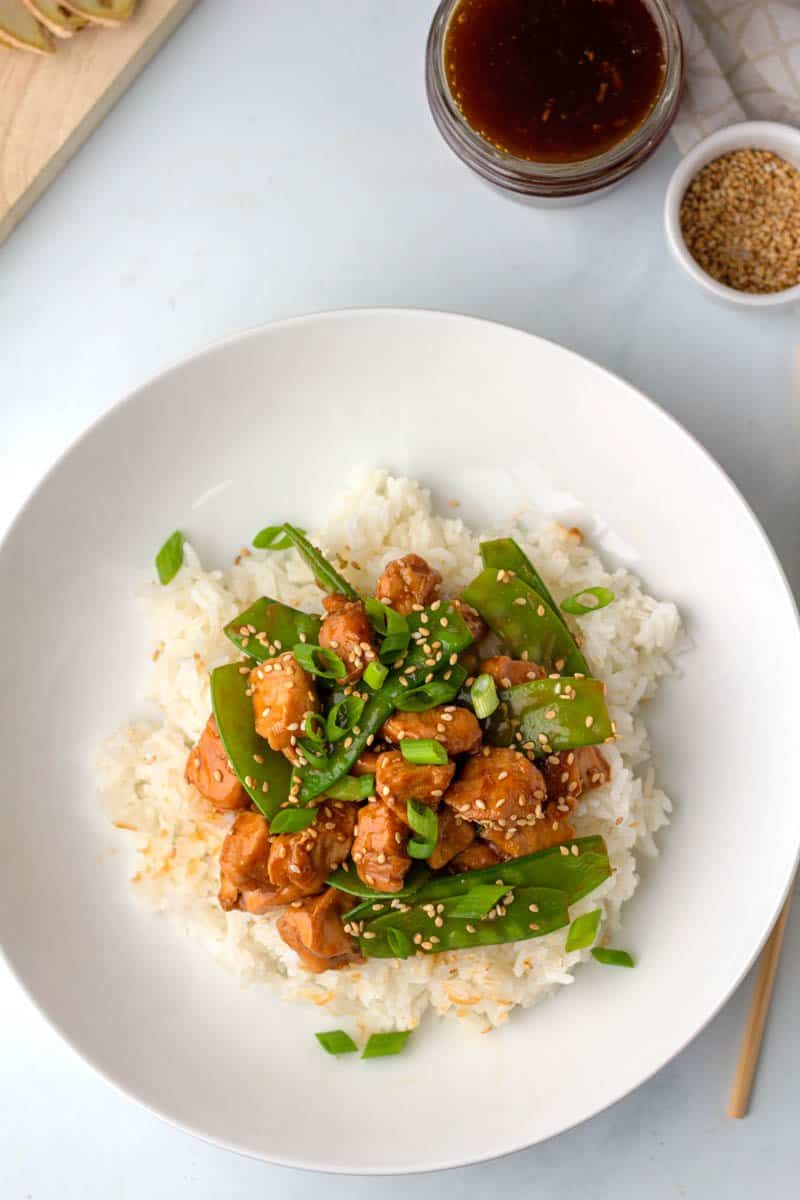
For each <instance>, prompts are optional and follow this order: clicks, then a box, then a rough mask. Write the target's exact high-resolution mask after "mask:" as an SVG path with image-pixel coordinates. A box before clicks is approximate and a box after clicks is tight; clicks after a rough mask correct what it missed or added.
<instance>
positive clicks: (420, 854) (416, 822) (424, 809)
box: [406, 799, 439, 858]
mask: <svg viewBox="0 0 800 1200" xmlns="http://www.w3.org/2000/svg"><path fill="white" fill-rule="evenodd" d="M406 820H407V821H408V824H409V825H410V827H411V829H412V830H413V831H414V833H415V834H416V835H417V836H416V837H413V838H410V839H409V842H408V845H407V847H406V849H407V850H408V853H409V855H410V856H411V858H430V856H431V855H432V854H433V852H434V850H435V849H436V843H437V841H438V840H439V818H438V817H437V816H436V813H435V812H434V811H433V809H432V808H428V806H427V804H423V803H422V802H421V801H420V800H414V799H410V800H408V801H406Z"/></svg>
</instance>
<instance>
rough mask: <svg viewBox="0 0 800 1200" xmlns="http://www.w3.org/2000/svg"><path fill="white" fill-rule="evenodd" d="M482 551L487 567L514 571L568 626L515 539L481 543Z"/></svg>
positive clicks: (547, 589)
mask: <svg viewBox="0 0 800 1200" xmlns="http://www.w3.org/2000/svg"><path fill="white" fill-rule="evenodd" d="M480 551H481V559H482V561H483V565H484V566H485V567H494V569H495V571H498V570H501V569H502V570H504V571H513V572H514V574H515V575H517V576H519V578H520V579H521V580H522V581H523V583H527V584H528V586H529V587H532V588H533V590H534V591H535V592H538V593H539V595H540V596H541V597H542V599H543V600H544V602H545V604H547V606H548V608H551V609H552V610H553V612H554V613H555V614H556V616H557V617H558V618H559V620H560V621H561V624H562V625H566V622H565V621H564V619H563V618H562V617H561V611H560V609H559V607H558V605H557V604H556V602H555V600H554V599H553V597H552V595H551V594H550V590H549V588H548V587H547V584H546V583H545V581H544V580H543V579H542V577H541V575H540V574H539V572H538V571H537V570H536V567H535V566H534V565H533V563H532V562H531V560H530V559H529V558H528V556H527V554H526V553H525V551H524V550H523V549H522V547H521V546H520V545H519V543H518V542H515V541H514V539H513V538H496V539H495V540H494V541H493V542H481V545H480Z"/></svg>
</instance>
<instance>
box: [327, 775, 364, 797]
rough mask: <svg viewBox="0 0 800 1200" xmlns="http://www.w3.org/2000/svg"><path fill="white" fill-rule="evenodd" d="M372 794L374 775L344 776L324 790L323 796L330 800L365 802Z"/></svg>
mask: <svg viewBox="0 0 800 1200" xmlns="http://www.w3.org/2000/svg"><path fill="white" fill-rule="evenodd" d="M374 794H375V776H374V775H345V776H344V778H342V779H337V780H336V783H332V784H331V786H330V787H329V788H326V789H325V795H326V796H328V797H329V798H330V799H331V800H366V799H367V797H368V796H374Z"/></svg>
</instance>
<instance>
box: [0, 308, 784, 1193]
mask: <svg viewBox="0 0 800 1200" xmlns="http://www.w3.org/2000/svg"><path fill="white" fill-rule="evenodd" d="M270 525H271V526H272V528H270ZM254 542H255V543H257V544H256V545H254V544H253V543H254ZM159 547H162V549H161V550H160V551H159ZM156 552H158V554H157V557H158V568H157V570H156V571H155V572H154V570H153V557H154V554H156ZM162 579H163V580H164V582H161V581H162ZM318 581H319V583H321V584H322V586H321V587H320V586H319V583H318ZM417 589H422V590H417ZM351 593H352V594H351ZM534 596H536V597H538V600H536V599H534V600H533V602H532V597H534ZM548 597H549V598H548ZM516 601H520V603H515V602H516ZM409 603H410V611H408V612H404V611H402V610H403V609H405V608H408V606H409ZM0 605H1V606H2V612H3V615H4V617H5V620H4V622H3V624H2V628H3V631H4V635H5V636H4V641H3V652H2V654H1V655H0V671H2V679H3V687H2V688H0V720H2V725H3V729H4V731H5V734H6V739H7V744H8V745H9V746H10V747H13V753H10V754H9V755H8V756H7V758H6V762H5V767H4V771H5V787H4V797H5V808H4V819H5V825H4V837H3V839H2V851H1V852H2V856H3V857H2V870H1V871H0V938H1V940H2V945H3V950H4V953H5V955H6V957H7V959H8V962H9V963H10V965H11V967H12V968H13V970H14V971H15V973H16V975H17V976H18V978H19V979H20V981H21V982H22V984H23V985H24V987H25V988H26V989H27V990H28V992H29V994H30V995H31V997H32V998H33V1000H34V1001H35V1003H37V1004H38V1005H39V1007H40V1008H41V1009H42V1011H43V1012H44V1013H45V1014H46V1015H47V1017H48V1018H49V1020H50V1021H51V1022H52V1023H53V1025H54V1026H55V1028H56V1029H57V1030H59V1031H60V1033H61V1034H62V1035H63V1036H64V1037H65V1038H66V1039H67V1040H68V1041H69V1042H70V1043H71V1044H72V1045H73V1046H74V1047H75V1048H76V1050H77V1051H78V1052H79V1053H80V1054H82V1055H83V1056H84V1058H85V1059H86V1060H87V1061H88V1062H89V1063H91V1064H92V1065H93V1066H94V1067H95V1068H96V1069H97V1070H98V1071H99V1072H101V1073H102V1074H103V1075H104V1076H105V1077H106V1078H107V1079H109V1080H110V1081H111V1082H112V1083H113V1084H115V1085H116V1086H117V1087H119V1088H120V1089H122V1090H123V1091H125V1092H126V1093H127V1094H128V1095H129V1096H131V1097H133V1098H134V1099H136V1100H138V1101H139V1102H141V1103H143V1104H145V1105H147V1106H148V1107H149V1108H150V1109H151V1110H153V1111H154V1112H156V1113H158V1114H160V1115H162V1116H163V1117H164V1118H166V1119H168V1120H170V1121H172V1122H173V1123H175V1124H177V1125H179V1126H181V1127H182V1128H184V1129H186V1130H189V1131H191V1132H193V1133H196V1134H198V1135H199V1136H201V1137H205V1138H208V1139H210V1140H213V1141H214V1142H216V1143H218V1144H220V1145H223V1146H226V1147H229V1148H232V1149H236V1150H240V1151H243V1152H245V1153H249V1154H253V1155H256V1156H259V1157H261V1158H265V1159H268V1160H270V1161H273V1162H278V1163H284V1164H287V1165H292V1166H303V1167H308V1168H316V1169H320V1170H326V1171H340V1172H344V1173H381V1172H406V1171H422V1170H432V1169H435V1168H438V1167H449V1166H455V1165H458V1164H464V1163H467V1162H476V1161H478V1160H481V1159H486V1158H489V1157H492V1156H494V1155H499V1154H503V1153H507V1152H509V1151H511V1150H514V1149H517V1148H520V1147H523V1146H528V1145H531V1144H533V1143H535V1142H538V1141H541V1140H542V1139H544V1138H547V1137H550V1136H552V1135H554V1134H556V1133H559V1132H561V1131H562V1130H564V1129H567V1128H568V1127H569V1126H571V1125H573V1124H575V1123H576V1122H578V1121H581V1120H584V1119H586V1118H587V1117H589V1116H591V1115H592V1114H593V1113H596V1112H598V1111H599V1110H600V1109H601V1108H603V1107H605V1106H607V1105H609V1104H611V1103H612V1102H613V1101H614V1100H616V1099H618V1098H620V1097H621V1096H623V1095H625V1094H626V1093H627V1092H629V1091H631V1089H633V1088H635V1087H636V1086H638V1085H639V1084H640V1083H641V1082H642V1081H643V1080H645V1079H647V1078H648V1077H649V1076H650V1075H652V1074H653V1072H655V1071H656V1070H658V1069H659V1068H660V1067H661V1066H662V1065H663V1064H664V1063H666V1062H667V1061H668V1060H669V1059H670V1058H671V1057H672V1056H673V1055H674V1054H676V1053H677V1052H678V1050H680V1049H681V1048H682V1047H683V1046H685V1045H686V1044H687V1042H688V1041H689V1040H690V1039H691V1038H692V1037H693V1036H694V1035H695V1034H696V1033H697V1032H698V1030H699V1029H700V1028H702V1026H703V1025H704V1024H705V1022H707V1021H708V1020H709V1019H710V1017H711V1016H712V1015H713V1014H714V1012H715V1011H716V1010H717V1009H718V1007H719V1006H720V1004H722V1003H723V1001H724V1000H725V998H726V997H727V996H728V995H729V994H730V992H731V990H732V989H733V988H734V987H735V985H736V984H737V982H738V981H739V980H740V979H741V977H742V975H743V973H744V972H745V971H746V969H747V967H748V966H749V964H750V963H751V962H752V961H753V958H754V956H755V955H756V953H757V952H758V949H759V947H760V945H761V944H762V942H763V939H764V938H765V936H766V935H767V933H768V931H769V928H770V926H771V923H772V921H773V920H774V917H775V915H776V913H777V911H778V909H779V907H780V905H781V904H782V902H783V899H784V897H785V894H786V890H787V888H788V886H789V883H790V880H791V878H792V875H793V872H794V868H795V863H796V858H797V851H798V845H799V844H800V809H798V806H797V805H796V803H795V802H794V798H793V797H794V788H793V781H792V779H791V755H787V754H786V751H785V748H786V746H787V745H791V744H792V738H793V735H794V730H795V729H796V726H797V719H798V714H797V712H796V707H797V704H796V701H795V700H794V698H793V695H792V692H791V689H788V690H784V693H783V694H782V696H781V700H780V703H776V702H775V688H774V681H775V678H776V677H778V676H779V675H780V677H781V678H785V677H787V676H789V677H791V675H792V673H793V672H795V671H796V670H798V669H800V638H799V637H798V629H797V621H796V613H795V609H794V604H793V601H792V598H791V595H790V593H789V591H788V589H787V587H786V584H785V581H784V579H783V577H782V574H781V571H780V567H779V566H778V564H777V562H776V560H775V557H774V555H773V553H772V551H771V548H770V546H769V543H768V542H767V540H766V538H765V536H764V534H763V532H762V531H761V529H760V528H759V526H758V524H757V522H756V521H755V519H754V518H753V516H752V514H751V513H750V511H749V510H748V508H747V506H746V504H745V503H744V502H743V500H742V499H741V497H740V496H739V495H738V493H737V492H736V490H735V489H734V488H733V486H732V485H731V483H730V481H729V480H727V479H726V477H725V476H724V474H723V473H722V472H721V471H720V469H719V468H718V467H717V466H716V464H714V463H713V462H712V461H711V460H710V459H709V458H708V456H707V455H706V454H705V452H704V451H703V450H702V449H701V448H700V447H699V446H698V445H697V444H696V443H695V442H694V441H693V440H692V439H691V438H690V437H689V436H688V435H687V434H686V433H685V432H684V431H683V430H681V429H680V428H679V427H678V426H677V425H676V424H675V423H674V422H673V421H671V420H670V419H669V418H668V417H667V416H665V414H663V413H662V412H660V411H659V410H658V409H657V408H656V407H655V406H654V405H652V404H651V403H650V402H649V401H648V400H646V399H645V398H644V397H643V396H641V395H640V394H639V393H637V392H636V391H634V390H633V389H632V388H630V387H628V386H627V385H626V384H624V383H622V382H621V381H620V380H619V379H616V378H614V377H613V376H611V375H609V374H607V373H606V372H604V371H602V370H600V369H599V368H598V367H595V366H593V365H592V364H590V363H588V362H586V361H584V360H582V359H580V358H578V357H576V356H575V355H572V354H570V353H568V352H567V351H565V350H563V349H561V348H559V347H557V346H553V345H550V344H548V343H547V342H544V341H542V340H540V339H537V338H534V337H531V336H530V335H528V334H525V333H521V332H518V331H515V330H511V329H506V328H503V327H501V326H496V325H491V324H488V323H486V322H482V321H476V320H472V319H467V318H465V317H456V316H450V315H447V314H432V313H421V312H399V311H372V312H346V313H334V314H328V315H326V316H320V317H309V318H304V319H299V320H294V321H289V322H285V323H282V324H280V325H275V326H270V327H268V328H265V329H262V330H257V331H255V332H254V333H252V334H249V335H246V336H243V337H239V338H236V339H233V340H231V341H229V342H227V343H224V344H222V345H220V346H217V347H214V348H212V349H211V350H208V351H206V352H205V353H203V354H199V355H196V356H195V357H194V358H192V359H191V360H189V361H187V362H184V363H182V364H180V365H179V366H177V367H175V368H173V369H172V370H171V371H167V372H165V373H164V374H163V375H161V376H159V377H158V378H157V379H155V380H153V381H152V382H150V383H149V384H147V386H146V387H144V388H142V389H141V390H140V391H139V392H137V393H135V394H134V395H132V396H131V397H129V398H128V399H127V400H125V401H124V402H122V403H120V404H119V405H117V406H116V407H115V408H113V409H112V410H111V411H110V412H109V413H108V414H107V415H106V416H105V417H104V418H103V419H102V420H101V421H100V422H98V423H97V425H95V426H94V427H93V428H92V429H91V430H89V431H88V433H87V434H86V435H85V436H84V437H83V438H82V439H81V440H80V441H79V442H78V443H77V444H76V445H75V446H73V447H72V448H71V449H70V450H69V451H68V452H67V453H66V454H65V456H64V457H63V458H62V460H61V461H60V462H59V463H58V464H57V465H56V467H55V468H54V469H53V471H52V472H51V473H50V474H49V475H48V477H47V478H46V479H45V480H44V482H43V483H42V485H41V486H40V488H39V489H38V491H37V492H36V494H35V495H34V496H33V497H32V498H31V500H30V502H29V503H28V504H27V505H26V507H25V509H24V510H23V512H22V513H21V514H20V516H19V517H18V519H17V521H16V522H15V524H14V525H13V527H12V528H11V530H10V531H9V534H8V536H7V538H6V540H5V541H4V543H3V544H2V546H1V547H0ZM434 606H436V607H434ZM467 606H468V607H467ZM540 608H542V609H543V610H544V612H543V614H542V613H540V612H539V609H540ZM423 616H424V617H426V620H423ZM443 620H446V621H447V625H443V624H442V621H443ZM437 622H438V624H437ZM323 627H324V632H323ZM425 628H427V629H429V630H431V631H432V632H431V635H430V638H427V637H426V635H425V634H424V633H423V632H422V631H423V629H425ZM278 642H280V645H278ZM436 642H438V643H440V645H434V643H436ZM334 643H336V644H335V645H334ZM426 646H430V652H429V651H428V650H426ZM445 651H446V653H445ZM440 652H441V657H440V656H439V655H440ZM286 655H290V656H291V657H290V658H285V657H284V656H286ZM453 656H455V662H451V661H450V660H451V659H452V658H453ZM562 659H563V665H562V666H560V667H559V665H558V664H559V662H560V661H561V660H562ZM401 660H402V664H401ZM584 664H585V665H584ZM267 666H271V668H272V669H271V670H270V671H267V670H266V668H267ZM276 667H278V668H280V669H279V670H277V671H276V670H275V668H276ZM409 671H410V672H411V673H408V674H406V672H409ZM542 671H544V672H545V674H544V675H542V673H541V672H542ZM259 672H261V675H260V676H259ZM300 672H302V674H301V673H300ZM384 672H385V674H384ZM447 672H452V673H451V674H450V677H449V678H447V679H445V675H446V674H447ZM351 675H352V680H349V679H348V677H350V676H351ZM429 675H431V676H432V678H430V679H429V678H428V676H429ZM531 675H533V678H531V677H530V676H531ZM555 676H557V678H551V677H555ZM401 679H405V680H407V681H408V682H407V684H404V683H402V682H400V680H401ZM290 681H291V682H293V683H294V687H293V688H288V683H289V682H290ZM557 688H559V689H560V690H556V689H557ZM348 689H350V690H349V691H348ZM295 693H297V695H298V696H299V697H301V700H302V702H301V704H300V705H299V706H298V705H296V704H295V702H294V694H295ZM412 693H413V698H411V696H412ZM406 694H408V696H409V700H407V701H405V700H403V698H402V697H403V696H405V695H406ZM262 701H263V702H262ZM256 703H259V704H260V705H261V707H260V708H256V707H255V704H256ZM362 706H363V707H362ZM267 709H269V710H270V711H269V712H267V711H266V710H267ZM273 710H274V711H273ZM548 714H554V715H552V716H551V715H548ZM212 715H213V717H214V720H213V722H212V721H211V720H210V718H211V717H212ZM447 718H451V719H450V720H448V719H447ZM587 719H591V720H590V723H589V724H587ZM294 725H297V726H298V728H297V729H292V728H290V726H294ZM518 734H519V735H520V736H519V737H518V736H517V735H518ZM540 735H541V736H543V737H544V739H545V740H544V742H542V740H541V736H540ZM369 737H372V738H373V740H372V743H371V744H370V745H369V746H368V745H367V744H366V741H367V738H369ZM293 738H294V739H295V743H294V744H293V743H292V739H293ZM351 738H352V741H349V744H347V745H345V743H347V742H348V740H349V739H351ZM571 754H572V755H574V756H575V757H574V759H573V760H572V761H569V756H570V755H571ZM259 759H263V762H261V761H259ZM551 760H555V761H551ZM506 772H507V774H506ZM501 776H502V778H501ZM756 780H757V781H758V790H759V794H763V795H765V796H767V797H768V798H769V822H768V829H767V830H766V831H765V830H762V829H761V828H760V827H759V826H758V825H757V824H756V825H754V823H753V822H752V821H749V820H748V819H747V816H748V814H751V813H752V812H753V811H754V808H753V788H754V786H755V783H754V781H756ZM98 782H99V783H100V784H101V795H100V798H99V800H98V790H97V789H98ZM265 785H266V789H265ZM384 788H388V789H389V790H388V792H384ZM438 792H441V795H437V794H436V793H438ZM537 793H538V794H537ZM667 797H669V800H668V798H667ZM501 801H503V803H501ZM670 802H672V807H671V803H670ZM540 813H541V815H540ZM667 822H668V824H667ZM331 826H332V828H331ZM312 831H316V832H312ZM548 840H549V841H552V842H553V844H551V845H547V844H545V843H546V841H548ZM290 868H296V869H290ZM393 889H395V890H393ZM439 922H440V923H439ZM533 926H537V928H533ZM367 935H374V936H367ZM434 939H439V940H438V941H437V940H434ZM631 963H633V968H632V969H631V966H630V964H631ZM374 1039H377V1040H374ZM353 1047H355V1048H356V1050H355V1051H354V1049H353Z"/></svg>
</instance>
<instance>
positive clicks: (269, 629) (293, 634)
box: [223, 596, 322, 662]
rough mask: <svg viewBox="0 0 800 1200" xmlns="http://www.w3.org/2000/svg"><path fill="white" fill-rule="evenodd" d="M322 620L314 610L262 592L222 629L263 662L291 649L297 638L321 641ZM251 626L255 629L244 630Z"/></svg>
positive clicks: (247, 652) (243, 650)
mask: <svg viewBox="0 0 800 1200" xmlns="http://www.w3.org/2000/svg"><path fill="white" fill-rule="evenodd" d="M321 624H322V622H321V621H320V618H319V617H318V616H316V615H315V614H314V613H306V612H300V610H299V609H297V608H290V607H289V605H288V604H281V602H280V601H279V600H271V599H270V597H269V596H262V597H261V599H260V600H256V602H255V604H251V605H250V607H249V608H246V609H245V610H244V612H242V613H239V615H238V617H234V618H233V620H232V621H230V622H229V623H228V624H227V625H226V626H225V629H224V630H223V632H224V633H225V635H226V637H228V638H230V640H231V641H232V642H233V644H234V646H236V647H237V648H238V649H239V650H241V651H242V653H244V654H247V655H249V656H250V658H255V659H256V660H257V661H258V662H263V661H264V660H265V659H267V658H274V656H275V655H276V654H280V653H281V651H283V650H291V648H292V646H294V645H296V644H297V642H302V641H306V642H312V643H316V642H318V641H319V629H320V625H321ZM252 629H255V633H251V632H245V633H243V632H242V630H252Z"/></svg>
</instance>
